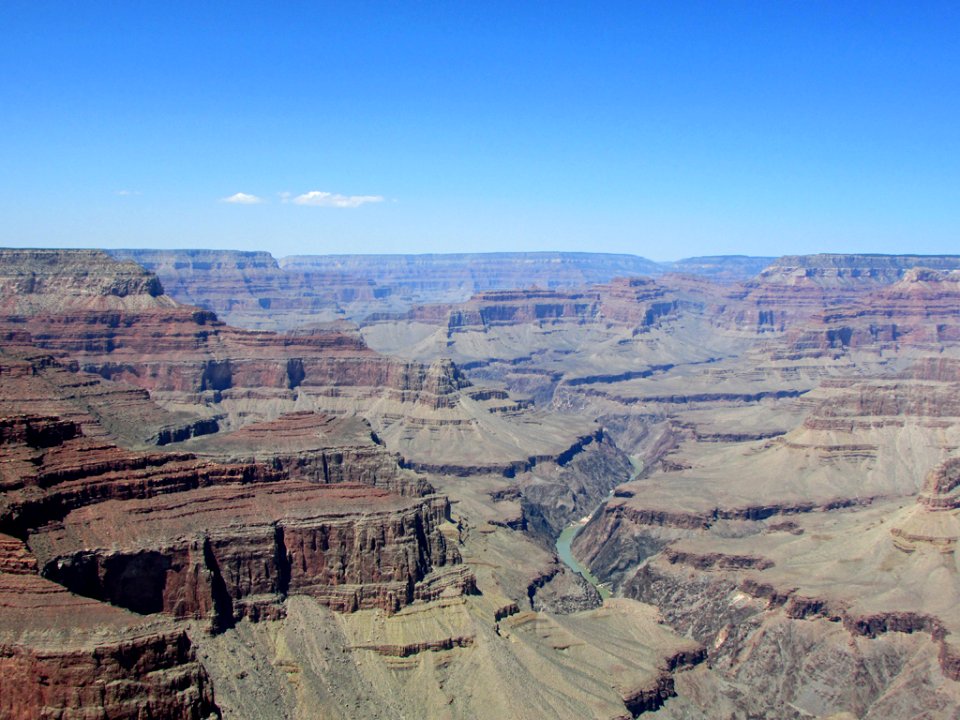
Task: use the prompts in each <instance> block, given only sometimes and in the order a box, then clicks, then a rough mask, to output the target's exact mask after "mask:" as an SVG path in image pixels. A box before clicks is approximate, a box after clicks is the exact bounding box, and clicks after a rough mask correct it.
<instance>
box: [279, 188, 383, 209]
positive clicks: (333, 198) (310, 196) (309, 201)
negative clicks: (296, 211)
mask: <svg viewBox="0 0 960 720" xmlns="http://www.w3.org/2000/svg"><path fill="white" fill-rule="evenodd" d="M284 202H292V203H294V204H295V205H312V206H313V207H336V208H355V207H360V206H361V205H366V204H367V203H378V202H383V195H341V194H339V193H329V192H322V191H320V190H311V191H310V192H307V193H304V194H303V195H297V196H296V197H295V198H290V199H289V200H288V199H284Z"/></svg>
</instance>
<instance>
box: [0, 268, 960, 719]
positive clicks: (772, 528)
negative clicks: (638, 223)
mask: <svg viewBox="0 0 960 720" xmlns="http://www.w3.org/2000/svg"><path fill="white" fill-rule="evenodd" d="M121 255H122V257H130V258H133V259H136V260H139V261H142V262H144V263H145V264H147V265H148V266H149V270H144V269H143V268H142V267H141V266H139V265H137V264H136V263H135V262H132V261H130V260H117V259H114V258H112V257H110V256H108V255H106V254H104V253H100V252H97V251H14V250H5V251H0V333H2V335H3V339H4V340H3V345H2V349H0V447H2V457H3V463H2V465H0V491H2V496H0V534H2V535H0V676H2V678H3V680H4V687H5V688H6V687H7V686H8V680H9V682H10V687H14V686H15V687H16V692H12V693H7V692H4V693H2V698H0V715H2V716H3V717H14V718H34V717H57V718H85V717H91V716H95V715H91V713H101V714H102V715H103V716H105V717H111V718H113V717H116V718H126V717H130V718H136V717H164V718H165V717H171V718H181V717H182V718H204V717H210V716H218V715H219V716H222V717H236V718H300V717H302V718H308V717H333V718H352V717H381V718H399V717H411V716H416V717H438V718H456V717H498V718H502V717H522V718H542V717H565V718H582V717H597V718H626V717H635V716H637V715H639V714H648V715H651V716H653V717H659V716H663V717H675V718H698V717H703V718H707V717H709V718H718V717H730V718H747V717H762V718H785V717H786V718H809V717H829V716H834V715H837V716H841V717H842V716H844V715H843V714H844V713H847V714H848V715H847V716H853V717H858V718H890V717H928V718H941V717H943V718H948V717H955V716H956V715H957V714H958V712H960V615H958V614H957V611H956V607H957V606H958V603H957V600H958V599H960V586H958V582H957V574H958V567H957V562H956V558H955V546H956V542H957V537H958V536H960V518H958V515H957V513H958V512H960V509H958V508H960V501H957V500H956V497H955V496H956V494H957V492H958V490H957V488H958V487H960V465H958V462H960V461H958V460H957V458H958V457H960V455H958V447H960V430H958V428H960V347H958V341H960V272H958V268H960V258H955V257H926V258H925V257H909V256H897V257H887V256H811V257H788V258H781V259H779V260H775V261H770V262H768V261H767V259H761V260H762V261H763V262H762V263H761V262H760V261H759V260H751V259H747V258H733V259H730V260H729V261H725V260H724V259H722V258H700V259H693V260H691V261H685V262H681V263H677V264H675V266H673V267H663V266H657V265H655V264H653V263H649V261H643V260H642V259H641V258H633V259H631V256H590V255H576V254H568V255H563V254H559V255H556V256H548V255H547V254H541V255H535V256H532V257H531V256H522V255H517V256H511V255H510V254H505V255H498V256H492V257H489V258H485V257H484V256H463V257H458V256H449V257H448V256H432V257H431V256H425V257H421V258H419V259H416V260H414V259H410V258H407V259H403V257H404V256H398V257H397V258H394V259H392V260H390V262H386V261H384V262H383V263H381V264H379V265H378V266H377V273H376V274H373V273H371V272H370V270H369V265H364V262H363V261H362V260H359V259H356V258H350V257H349V256H341V257H339V258H335V257H330V258H288V259H283V260H281V261H280V262H277V261H276V260H274V259H273V258H271V257H270V256H269V255H267V254H266V253H263V254H250V253H248V254H236V253H233V254H230V253H216V252H214V251H192V252H184V253H180V254H178V253H176V252H164V251H143V252H139V253H138V252H137V251H132V252H130V253H124V254H121ZM645 263H646V264H645ZM760 267H765V269H763V270H762V272H759V273H758V270H759V268H760ZM365 268H366V269H365ZM152 271H153V272H152ZM154 272H155V273H156V274H154ZM680 273H686V274H680ZM694 273H695V274H694ZM541 280H542V281H541ZM547 280H549V281H547ZM534 285H536V286H537V287H532V286H534ZM168 293H169V294H168ZM197 304H200V305H203V307H196V306H195V305H197ZM221 314H223V316H224V317H228V318H229V319H230V321H231V323H233V324H227V323H225V322H224V321H223V320H222V319H221V317H220V315H221ZM242 328H246V329H242ZM277 329H279V330H280V331H281V332H279V333H277V332H273V330H277ZM581 520H583V521H584V525H583V528H582V529H581V530H580V531H579V532H578V533H577V535H576V537H575V539H574V540H573V543H572V551H573V553H574V554H575V555H576V556H577V558H578V559H579V560H580V561H581V562H582V563H584V564H585V565H586V566H587V567H589V568H590V570H591V572H592V573H593V575H595V576H596V578H597V579H598V580H599V581H600V582H602V583H603V587H604V588H605V590H608V591H609V592H610V593H611V594H612V596H611V597H609V598H607V599H603V598H602V597H601V594H600V593H599V592H598V591H597V589H596V588H595V587H594V586H593V585H592V584H591V583H590V582H588V581H587V580H585V579H584V578H582V577H581V576H580V575H578V574H576V573H574V572H573V571H571V570H570V569H569V568H568V567H567V566H566V565H565V564H564V563H563V562H561V561H560V559H559V558H558V557H557V553H556V547H555V544H554V543H555V541H556V539H557V537H558V536H559V535H560V533H561V531H563V529H564V528H566V527H568V526H569V525H570V524H571V523H572V522H576V521H581ZM605 594H606V593H605Z"/></svg>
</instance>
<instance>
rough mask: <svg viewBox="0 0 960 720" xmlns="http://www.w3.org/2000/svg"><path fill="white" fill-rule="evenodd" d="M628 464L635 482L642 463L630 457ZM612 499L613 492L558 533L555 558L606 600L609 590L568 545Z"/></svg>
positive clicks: (631, 478) (641, 468)
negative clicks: (587, 513) (631, 466)
mask: <svg viewBox="0 0 960 720" xmlns="http://www.w3.org/2000/svg"><path fill="white" fill-rule="evenodd" d="M630 462H631V463H633V475H631V476H630V480H635V479H636V478H637V476H638V475H639V474H640V473H641V472H642V471H643V461H642V460H639V459H638V458H635V457H632V456H631V457H630ZM611 497H613V490H611V491H610V494H609V495H607V497H605V498H604V499H603V500H601V501H600V502H599V503H598V504H597V506H596V507H595V508H594V509H593V510H591V511H590V514H589V515H587V516H586V517H583V518H581V519H579V520H574V521H573V522H572V523H570V524H569V525H567V526H566V527H565V528H564V529H563V532H561V533H560V537H558V538H557V557H559V558H560V560H561V562H563V563H564V564H565V565H566V566H567V567H569V568H570V569H571V570H573V571H574V572H575V573H578V574H579V575H581V576H582V577H583V578H584V579H585V580H586V581H587V582H589V583H590V584H591V585H593V586H594V587H595V588H596V589H597V592H599V593H600V597H602V598H603V599H604V600H606V599H607V598H608V597H610V589H609V588H608V587H607V586H606V585H605V584H604V583H602V582H600V580H599V579H598V578H597V577H596V576H595V575H594V574H593V573H592V572H590V570H589V569H588V568H587V567H586V566H585V565H583V564H582V563H581V562H580V561H579V560H577V559H576V558H575V557H574V556H573V551H572V549H571V548H570V545H571V544H572V543H573V539H574V538H575V537H576V536H577V533H578V532H580V530H581V529H582V528H583V526H584V525H586V524H587V521H588V520H589V519H590V518H591V517H593V514H594V513H595V512H597V510H599V509H600V508H601V507H602V506H603V504H604V503H605V502H606V501H607V500H609V499H610V498H611Z"/></svg>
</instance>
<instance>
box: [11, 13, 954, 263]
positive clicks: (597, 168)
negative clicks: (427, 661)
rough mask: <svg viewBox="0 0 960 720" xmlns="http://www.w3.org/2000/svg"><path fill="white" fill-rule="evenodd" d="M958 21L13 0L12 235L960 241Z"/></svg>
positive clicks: (661, 245) (843, 243) (290, 244)
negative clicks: (230, 199)
mask: <svg viewBox="0 0 960 720" xmlns="http://www.w3.org/2000/svg"><path fill="white" fill-rule="evenodd" d="M958 37H960V4H958V3H955V2H954V3H936V2H927V3H924V2H918V3H906V2H895V3H883V2H857V3H854V2H839V1H835V2H816V1H815V0H804V1H803V2H776V1H774V0H764V1H762V2H702V3H701V2H629V3H608V4H605V5H604V4H595V3H594V4H588V3H564V2H552V3H547V2H536V3H533V2H531V3H497V2H483V3H481V2H471V3H465V2H464V3H461V2H443V3H439V2H437V3H433V2H419V3H414V2H405V3H400V2H378V3H364V2H350V3H343V2H339V3H333V2H331V3H326V2H319V3H315V2H305V1H302V0H298V1H296V2H293V1H291V2H277V3H267V2H261V3H246V2H239V1H237V2H231V3H217V2H204V3H195V2H191V3H180V2H164V3H160V2H152V3H147V2H143V3H141V2H112V3H107V2H96V1H95V0H91V1H90V2H72V1H67V0H64V1H62V2H52V1H49V0H47V1H44V0H33V1H31V2H20V1H19V0H4V2H2V3H0V245H7V246H62V247H212V248H237V249H266V250H270V251H271V252H273V253H274V255H277V256H282V255H287V254H294V253H329V252H443V251H451V252H452V251H474V252H476V251H484V250H491V251H494V250H497V251H499V250H593V251H604V252H628V253H635V254H638V255H643V256H646V257H650V258H653V259H658V260H667V259H676V258H679V257H685V256H691V255H701V254H722V253H741V254H753V255H777V254H783V253H808V252H841V251H852V252H857V251H859V252H921V253H945V252H952V253H956V252H960V243H958V242H957V240H958V237H960V232H958V231H960V212H958V209H960V130H958V128H960V42H958V40H957V38H958ZM238 193H241V194H242V195H237V194H238ZM325 193H326V194H325ZM246 196H249V197H246ZM228 198H233V199H234V200H244V199H245V200H248V202H246V203H244V202H227V201H225V199H228ZM255 200H259V201H255Z"/></svg>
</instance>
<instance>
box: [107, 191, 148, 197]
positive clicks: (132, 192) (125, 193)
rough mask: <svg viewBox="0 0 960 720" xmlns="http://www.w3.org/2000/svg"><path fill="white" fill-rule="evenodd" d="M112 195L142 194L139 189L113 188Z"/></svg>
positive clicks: (128, 195)
mask: <svg viewBox="0 0 960 720" xmlns="http://www.w3.org/2000/svg"><path fill="white" fill-rule="evenodd" d="M113 194H114V195H119V196H120V197H130V196H131V195H143V193H142V192H140V191H139V190H114V191H113Z"/></svg>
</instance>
